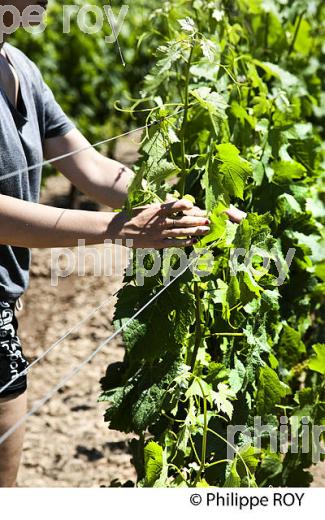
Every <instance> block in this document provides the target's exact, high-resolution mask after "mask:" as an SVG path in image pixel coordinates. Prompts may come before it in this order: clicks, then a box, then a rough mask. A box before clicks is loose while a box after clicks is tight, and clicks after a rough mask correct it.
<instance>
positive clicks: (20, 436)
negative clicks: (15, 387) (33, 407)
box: [0, 392, 27, 487]
mask: <svg viewBox="0 0 325 520" xmlns="http://www.w3.org/2000/svg"><path fill="white" fill-rule="evenodd" d="M26 409H27V392H24V393H23V394H21V395H18V396H17V395H12V396H9V397H5V398H0V436H1V435H2V434H3V433H5V432H6V431H7V430H8V429H9V428H10V427H11V426H12V425H13V424H15V422H16V421H18V420H19V419H20V417H22V416H23V415H24V414H25V413H26ZM24 433H25V428H24V426H22V427H21V428H19V430H17V431H16V432H15V433H13V434H12V435H11V436H10V437H9V438H8V439H7V440H6V441H5V442H4V443H3V444H2V445H1V446H0V487H15V486H16V480H17V474H18V469H19V464H20V459H21V453H22V448H23V440H24Z"/></svg>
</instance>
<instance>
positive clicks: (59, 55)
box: [10, 0, 159, 142]
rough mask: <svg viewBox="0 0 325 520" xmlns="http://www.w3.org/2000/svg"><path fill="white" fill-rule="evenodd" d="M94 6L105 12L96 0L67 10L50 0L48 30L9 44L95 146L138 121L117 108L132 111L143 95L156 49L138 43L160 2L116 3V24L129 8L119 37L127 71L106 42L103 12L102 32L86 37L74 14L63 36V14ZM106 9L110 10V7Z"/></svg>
mask: <svg viewBox="0 0 325 520" xmlns="http://www.w3.org/2000/svg"><path fill="white" fill-rule="evenodd" d="M91 4H93V5H94V6H97V9H98V7H100V8H103V5H102V4H99V3H98V2H96V1H94V0H88V2H87V4H85V3H84V2H82V1H81V0H67V1H66V2H65V3H64V5H63V4H62V3H61V2H58V1H57V0H51V2H50V5H49V8H48V13H47V19H46V29H45V31H44V32H43V33H41V34H30V33H28V32H26V31H23V30H20V31H17V33H16V34H15V35H14V36H12V37H11V39H10V43H12V44H13V45H16V46H17V47H18V48H19V49H21V50H22V51H23V52H25V53H26V54H27V56H28V57H29V58H30V59H32V60H33V61H34V62H35V63H36V64H37V65H38V67H39V68H40V70H41V71H42V73H43V76H44V79H45V81H46V82H47V83H48V84H49V86H50V87H51V88H52V89H53V92H54V94H55V96H56V99H57V101H58V102H59V103H60V105H61V106H62V108H63V109H64V110H65V112H66V113H67V114H68V115H69V117H71V118H72V119H73V120H74V122H75V123H76V124H77V126H78V128H79V129H80V130H81V132H82V133H83V134H84V135H85V136H86V137H87V138H88V139H90V140H91V141H92V142H94V141H97V140H101V139H104V138H105V137H108V136H111V135H115V134H118V133H120V132H122V131H124V130H125V129H129V128H132V125H133V126H135V122H134V119H132V118H131V116H130V115H129V114H128V113H123V112H120V111H118V110H116V109H115V108H114V104H115V102H117V101H118V102H119V105H121V106H124V107H126V106H130V104H131V102H130V98H134V97H138V96H139V85H140V83H141V80H142V79H143V77H144V76H145V74H146V72H147V71H148V70H149V69H150V68H151V67H152V63H153V56H152V49H153V48H155V44H154V41H153V39H152V36H151V40H150V43H149V42H148V43H146V41H145V39H144V40H143V39H142V41H143V44H142V45H138V44H139V43H140V41H139V35H145V34H146V32H147V30H148V28H149V24H150V14H151V12H152V11H153V8H154V7H157V5H158V4H159V2H158V1H157V0H147V1H144V0H126V1H124V2H115V3H113V4H112V10H113V13H114V17H115V18H116V19H117V18H118V16H119V12H120V9H121V7H122V5H125V6H128V12H127V15H126V17H125V20H124V22H123V25H122V28H121V32H120V33H119V43H120V45H121V48H122V51H123V55H124V58H125V61H126V63H127V65H126V67H123V64H122V61H121V59H120V56H119V53H118V49H117V46H116V45H115V44H114V43H108V42H106V41H105V37H106V36H111V35H112V29H111V27H110V25H109V23H108V21H107V18H106V15H105V14H104V10H103V17H104V23H103V27H102V29H101V30H99V31H98V32H96V33H94V34H85V33H84V32H82V31H81V30H80V27H79V26H78V23H77V14H75V15H72V16H71V23H70V32H69V33H65V34H64V33H63V22H64V19H63V17H64V10H63V9H64V8H66V6H69V5H75V6H78V7H79V8H82V7H84V6H85V5H91ZM106 4H108V5H110V3H109V2H106ZM95 19H96V18H95V14H89V25H90V26H92V25H93V24H94V23H95ZM138 122H139V120H138V121H137V123H138Z"/></svg>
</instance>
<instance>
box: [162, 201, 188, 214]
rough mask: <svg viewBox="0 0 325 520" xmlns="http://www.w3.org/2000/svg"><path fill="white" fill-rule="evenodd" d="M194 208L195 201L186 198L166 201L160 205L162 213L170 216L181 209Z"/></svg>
mask: <svg viewBox="0 0 325 520" xmlns="http://www.w3.org/2000/svg"><path fill="white" fill-rule="evenodd" d="M191 209H193V203H192V202H190V201H189V200H186V199H181V200H176V201H172V202H164V203H163V204H161V205H160V211H159V213H160V215H164V216H170V215H173V213H178V212H179V211H187V210H191Z"/></svg>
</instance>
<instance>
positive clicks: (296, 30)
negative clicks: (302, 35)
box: [288, 11, 306, 56]
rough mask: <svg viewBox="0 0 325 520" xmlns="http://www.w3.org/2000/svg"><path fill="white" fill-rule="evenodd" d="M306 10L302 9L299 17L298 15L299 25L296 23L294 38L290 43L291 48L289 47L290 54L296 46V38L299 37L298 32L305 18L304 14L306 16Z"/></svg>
mask: <svg viewBox="0 0 325 520" xmlns="http://www.w3.org/2000/svg"><path fill="white" fill-rule="evenodd" d="M305 12H306V11H302V12H301V13H300V15H299V17H298V22H297V25H296V28H295V32H294V35H293V38H292V40H291V43H290V46H289V49H288V56H290V54H291V53H292V51H293V47H294V44H295V43H296V39H297V36H298V33H299V29H300V25H301V22H302V19H303V16H304V14H305Z"/></svg>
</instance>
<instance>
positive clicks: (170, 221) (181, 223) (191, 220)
mask: <svg viewBox="0 0 325 520" xmlns="http://www.w3.org/2000/svg"><path fill="white" fill-rule="evenodd" d="M209 224H210V221H209V219H207V218H206V217H195V216H188V217H177V218H166V219H165V225H166V227H167V228H168V229H173V228H176V227H177V228H178V227H194V226H207V225H209Z"/></svg>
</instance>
